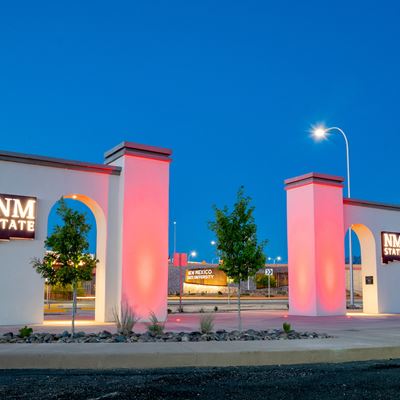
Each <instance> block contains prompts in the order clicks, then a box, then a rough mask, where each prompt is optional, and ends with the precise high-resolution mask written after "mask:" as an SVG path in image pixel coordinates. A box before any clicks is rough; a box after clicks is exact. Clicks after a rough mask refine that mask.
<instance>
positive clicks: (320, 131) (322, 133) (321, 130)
mask: <svg viewBox="0 0 400 400" xmlns="http://www.w3.org/2000/svg"><path fill="white" fill-rule="evenodd" d="M331 131H338V132H340V133H341V134H342V136H343V138H344V141H345V143H346V169H347V197H348V198H350V197H351V190H350V151H349V141H348V139H347V136H346V134H345V133H344V131H343V129H341V128H338V127H337V126H332V127H330V128H326V127H323V126H319V127H316V128H315V129H314V130H313V135H314V137H315V138H317V139H324V138H325V137H326V136H327V134H328V133H329V132H331ZM348 232H349V275H350V305H351V306H352V307H354V276H353V246H352V240H351V226H350V227H349V231H348Z"/></svg>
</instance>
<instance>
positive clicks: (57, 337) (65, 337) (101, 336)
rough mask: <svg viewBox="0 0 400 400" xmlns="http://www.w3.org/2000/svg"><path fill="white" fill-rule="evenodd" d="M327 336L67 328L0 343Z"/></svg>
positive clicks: (9, 337) (1, 339)
mask: <svg viewBox="0 0 400 400" xmlns="http://www.w3.org/2000/svg"><path fill="white" fill-rule="evenodd" d="M330 337H331V336H329V335H327V334H325V333H322V334H321V333H316V332H297V331H294V330H292V331H290V332H288V333H286V332H285V331H283V330H282V329H269V330H264V331H257V330H253V329H249V330H246V331H242V332H239V331H237V330H235V331H231V332H227V331H225V330H218V331H216V332H211V333H201V332H189V333H188V332H179V333H178V332H165V333H162V334H159V335H154V334H151V333H149V332H146V333H134V332H131V333H130V334H128V335H122V334H119V333H114V334H113V333H111V332H108V331H102V332H99V333H85V332H78V333H76V334H75V336H74V337H71V334H70V333H69V332H68V331H64V332H63V333H58V334H54V333H32V334H31V335H29V336H27V337H20V336H19V335H17V334H13V333H12V332H8V333H5V334H4V335H2V336H0V343H145V342H206V341H237V340H242V341H246V340H247V341H248V340H295V339H327V338H330Z"/></svg>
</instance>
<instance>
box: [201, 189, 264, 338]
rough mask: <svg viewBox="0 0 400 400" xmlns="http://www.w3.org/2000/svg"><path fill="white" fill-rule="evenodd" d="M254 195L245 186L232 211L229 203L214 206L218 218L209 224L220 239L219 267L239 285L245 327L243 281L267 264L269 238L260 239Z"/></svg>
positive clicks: (239, 317)
mask: <svg viewBox="0 0 400 400" xmlns="http://www.w3.org/2000/svg"><path fill="white" fill-rule="evenodd" d="M250 202H251V198H250V197H247V196H245V195H244V188H243V186H242V187H241V188H240V189H239V191H238V193H237V200H236V203H235V205H234V208H233V210H232V212H230V211H229V209H228V207H227V206H225V207H224V208H222V209H219V208H217V207H215V206H214V211H215V221H211V222H210V223H209V227H210V229H211V230H212V231H213V232H214V233H215V235H216V238H217V249H218V251H219V253H220V256H221V259H222V264H221V265H220V266H219V268H220V269H221V270H222V271H224V272H225V273H226V274H227V276H228V277H229V278H231V279H232V280H233V281H234V282H235V283H237V284H238V322H239V331H241V330H242V319H241V314H240V283H241V282H242V281H245V280H246V279H248V277H251V276H254V275H255V274H256V272H257V271H258V270H259V269H260V268H263V267H264V266H265V255H264V251H263V249H264V246H265V245H266V243H267V242H266V241H263V242H261V243H258V242H257V226H256V224H255V221H254V215H253V213H254V207H253V206H250Z"/></svg>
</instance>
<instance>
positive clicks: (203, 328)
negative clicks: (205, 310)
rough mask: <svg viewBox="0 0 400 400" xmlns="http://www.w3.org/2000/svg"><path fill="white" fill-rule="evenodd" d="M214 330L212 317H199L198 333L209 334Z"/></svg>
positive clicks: (209, 315) (208, 315)
mask: <svg viewBox="0 0 400 400" xmlns="http://www.w3.org/2000/svg"><path fill="white" fill-rule="evenodd" d="M213 329H214V315H213V314H204V315H202V316H201V317H200V332H201V333H211V332H212V331H213Z"/></svg>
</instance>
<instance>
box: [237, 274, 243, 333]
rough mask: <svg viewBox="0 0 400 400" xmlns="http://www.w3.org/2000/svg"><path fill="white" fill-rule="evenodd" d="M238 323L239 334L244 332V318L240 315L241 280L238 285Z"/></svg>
mask: <svg viewBox="0 0 400 400" xmlns="http://www.w3.org/2000/svg"><path fill="white" fill-rule="evenodd" d="M238 323H239V332H242V316H241V315H240V280H239V284H238Z"/></svg>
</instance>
